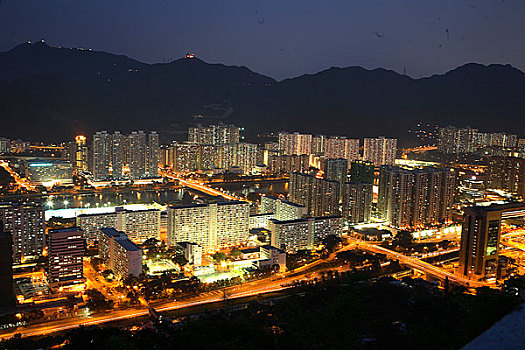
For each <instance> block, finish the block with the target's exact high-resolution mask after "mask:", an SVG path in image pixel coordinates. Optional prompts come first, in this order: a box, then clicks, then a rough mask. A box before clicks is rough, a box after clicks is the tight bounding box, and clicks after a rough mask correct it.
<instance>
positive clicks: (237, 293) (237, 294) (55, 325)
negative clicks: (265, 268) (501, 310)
mask: <svg viewBox="0 0 525 350" xmlns="http://www.w3.org/2000/svg"><path fill="white" fill-rule="evenodd" d="M351 241H352V243H351V244H349V245H347V246H344V247H342V248H341V249H340V250H338V251H337V252H335V253H333V254H331V255H330V257H329V258H328V259H327V260H332V259H334V258H335V256H336V255H337V253H339V252H341V251H345V250H351V249H355V248H358V249H361V250H365V251H369V252H373V253H380V254H385V255H387V256H389V257H391V258H394V259H397V260H399V261H400V263H402V264H404V265H406V266H408V267H410V268H413V269H416V270H419V271H422V272H424V273H425V274H427V275H430V276H434V277H436V278H439V279H442V280H445V279H446V278H447V277H448V279H449V280H450V281H451V282H455V283H460V284H463V285H466V286H469V287H481V286H487V285H488V284H486V283H483V282H475V281H470V280H467V279H465V278H461V277H460V276H456V275H453V274H451V273H448V272H446V271H444V270H442V269H440V268H438V267H436V266H433V265H431V264H428V263H426V262H424V261H420V260H417V259H414V258H411V257H407V256H405V255H403V254H400V253H397V252H394V251H391V250H389V249H386V248H383V247H380V246H377V245H374V244H371V243H368V242H365V241H360V240H355V239H352V240H351ZM327 260H317V261H314V262H313V263H311V264H308V265H306V266H304V267H301V268H298V269H296V270H295V271H293V272H286V273H284V274H279V275H276V276H273V277H271V278H266V279H263V280H258V281H252V282H246V283H244V284H241V285H238V286H234V287H229V288H225V289H224V290H217V291H213V292H208V293H201V294H199V295H198V296H195V297H193V298H191V299H188V300H183V301H171V302H160V303H155V304H152V306H153V307H154V308H155V310H156V311H157V312H165V311H171V310H177V309H183V308H187V307H191V306H197V305H204V304H208V303H215V302H219V301H224V294H226V295H227V297H228V299H230V300H232V299H238V298H243V297H248V296H257V295H259V294H264V293H270V292H277V291H282V290H284V289H286V288H288V287H286V285H289V284H291V283H292V282H294V281H300V280H309V279H313V278H315V277H317V276H319V275H320V272H321V270H317V271H315V272H311V269H312V268H315V267H318V266H319V265H320V264H321V263H323V262H325V261H327ZM348 268H349V267H348V266H344V267H343V266H341V267H338V268H333V267H332V268H325V269H332V270H334V269H336V270H338V271H345V270H347V269H348ZM148 313H149V311H148V310H147V309H139V308H131V309H121V310H113V311H108V312H105V313H101V314H95V315H92V316H83V317H75V318H70V319H64V320H56V321H52V322H47V323H44V324H36V325H29V326H25V327H23V328H19V329H15V330H5V331H3V332H0V338H1V339H6V338H10V337H12V336H14V335H15V334H17V333H19V334H21V336H23V337H30V336H37V335H46V334H50V333H53V332H58V331H63V330H67V329H72V328H76V327H78V326H80V325H85V326H89V325H97V324H102V323H106V322H114V321H120V320H126V319H132V318H136V317H140V316H146V315H147V314H148Z"/></svg>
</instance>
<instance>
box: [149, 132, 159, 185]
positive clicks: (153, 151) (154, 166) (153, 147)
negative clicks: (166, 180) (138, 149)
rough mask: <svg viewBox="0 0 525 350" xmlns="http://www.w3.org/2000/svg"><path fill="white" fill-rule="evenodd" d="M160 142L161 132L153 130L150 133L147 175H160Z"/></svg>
mask: <svg viewBox="0 0 525 350" xmlns="http://www.w3.org/2000/svg"><path fill="white" fill-rule="evenodd" d="M159 160H160V142H159V134H157V133H156V132H155V131H152V132H151V133H150V134H149V135H148V148H147V153H146V175H147V176H150V177H157V176H159Z"/></svg>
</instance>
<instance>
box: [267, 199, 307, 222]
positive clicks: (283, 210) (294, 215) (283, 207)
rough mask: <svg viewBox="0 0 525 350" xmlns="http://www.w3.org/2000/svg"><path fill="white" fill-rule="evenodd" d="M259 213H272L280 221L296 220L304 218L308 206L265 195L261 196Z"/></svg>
mask: <svg viewBox="0 0 525 350" xmlns="http://www.w3.org/2000/svg"><path fill="white" fill-rule="evenodd" d="M259 213H261V214H269V213H272V214H273V217H274V218H275V219H277V220H280V221H286V220H296V219H300V218H302V217H303V216H304V215H305V214H306V207H305V206H304V205H300V204H296V203H292V202H289V201H287V200H285V199H281V198H278V197H274V196H268V195H264V196H262V197H261V206H260V208H259Z"/></svg>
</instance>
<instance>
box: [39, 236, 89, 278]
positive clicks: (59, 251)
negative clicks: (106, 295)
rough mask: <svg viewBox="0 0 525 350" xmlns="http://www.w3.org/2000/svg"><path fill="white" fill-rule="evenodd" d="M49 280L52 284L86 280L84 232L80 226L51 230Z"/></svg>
mask: <svg viewBox="0 0 525 350" xmlns="http://www.w3.org/2000/svg"><path fill="white" fill-rule="evenodd" d="M48 236H49V241H48V259H49V269H48V275H47V277H48V281H49V283H50V284H51V285H54V286H58V285H65V284H75V283H82V282H84V280H85V279H84V267H83V258H84V251H85V241H84V233H83V232H82V230H81V229H80V228H78V227H73V228H65V229H57V230H49V235H48Z"/></svg>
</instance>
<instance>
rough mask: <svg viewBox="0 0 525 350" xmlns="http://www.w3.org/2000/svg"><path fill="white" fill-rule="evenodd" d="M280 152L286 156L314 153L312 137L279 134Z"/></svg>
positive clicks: (298, 134) (296, 134) (295, 133)
mask: <svg viewBox="0 0 525 350" xmlns="http://www.w3.org/2000/svg"><path fill="white" fill-rule="evenodd" d="M279 151H280V152H281V154H284V155H293V154H295V155H301V154H311V153H312V135H310V134H300V133H298V132H294V133H287V132H282V133H279Z"/></svg>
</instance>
